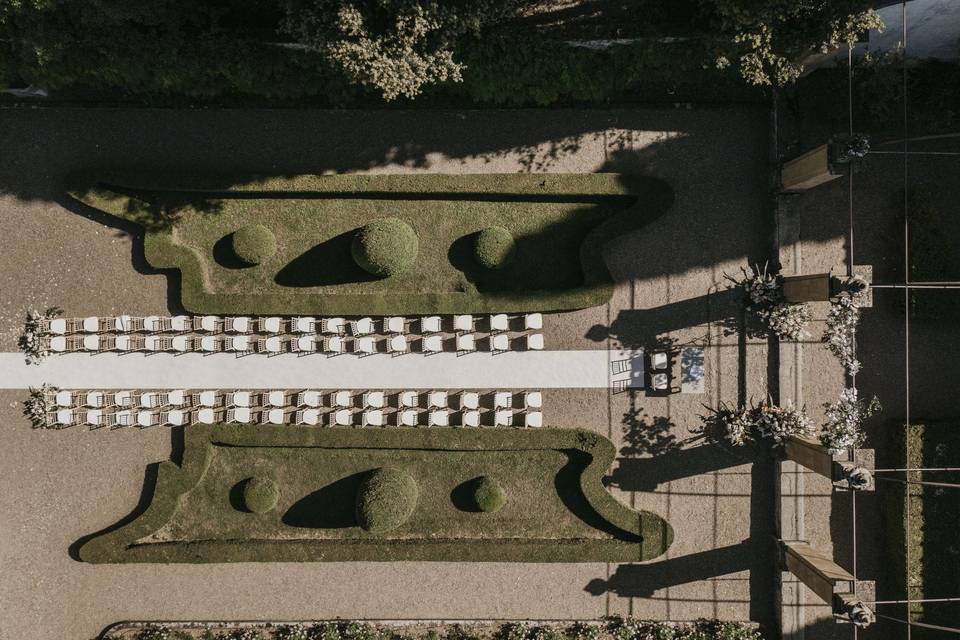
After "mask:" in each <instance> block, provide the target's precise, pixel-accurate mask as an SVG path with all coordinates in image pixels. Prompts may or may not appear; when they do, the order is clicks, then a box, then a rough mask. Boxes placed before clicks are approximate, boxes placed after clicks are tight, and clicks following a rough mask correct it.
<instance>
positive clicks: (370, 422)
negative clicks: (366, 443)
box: [363, 409, 383, 427]
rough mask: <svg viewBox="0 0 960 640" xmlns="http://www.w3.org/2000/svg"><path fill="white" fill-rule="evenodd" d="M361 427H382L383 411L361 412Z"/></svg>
mask: <svg viewBox="0 0 960 640" xmlns="http://www.w3.org/2000/svg"><path fill="white" fill-rule="evenodd" d="M363 426H365V427H382V426H383V411H381V410H380V409H371V410H370V411H364V412H363Z"/></svg>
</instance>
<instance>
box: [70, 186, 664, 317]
mask: <svg viewBox="0 0 960 640" xmlns="http://www.w3.org/2000/svg"><path fill="white" fill-rule="evenodd" d="M171 191H173V192H177V193H182V194H184V195H189V196H200V195H204V194H206V195H209V196H210V197H211V198H214V199H215V198H216V196H217V194H218V193H220V194H221V195H232V194H237V193H244V192H248V193H249V192H254V193H256V192H273V191H281V192H287V193H295V192H314V193H340V194H344V195H351V194H353V195H355V194H358V193H362V192H369V191H376V192H387V193H397V194H403V193H426V192H429V193H450V194H457V193H472V194H490V195H496V194H503V195H523V196H535V195H544V196H556V195H570V196H585V195H586V196H596V197H598V198H601V197H604V196H624V197H631V198H635V199H636V200H635V202H634V203H633V204H632V205H631V206H628V207H627V208H626V209H624V210H623V211H620V212H618V213H616V214H614V215H612V216H610V218H608V219H607V220H605V221H603V222H601V223H600V224H599V225H597V226H596V227H594V229H593V230H592V231H591V232H590V233H589V234H587V235H586V236H585V237H584V239H583V243H582V244H581V247H580V262H581V266H582V270H583V275H584V283H585V284H584V285H583V286H581V287H577V288H573V289H567V290H563V291H531V292H529V293H525V294H515V293H504V294H482V293H466V292H443V293H436V294H409V293H395V294H390V293H377V294H331V293H315V294H305V293H302V292H289V293H279V292H278V293H260V294H250V295H239V294H218V293H211V292H209V291H207V290H206V289H205V288H204V285H203V282H204V277H203V265H202V258H201V257H200V256H199V255H197V253H196V252H195V251H193V250H191V249H189V248H187V247H184V246H182V245H179V244H177V243H176V241H175V238H174V232H173V228H172V226H171V219H168V218H164V215H166V214H165V212H163V211H159V210H158V209H157V208H156V207H152V206H151V205H150V204H149V202H148V201H147V199H148V198H149V197H150V196H151V195H155V196H156V195H163V194H166V195H168V196H169V195H170V193H169V192H171ZM68 192H69V194H70V195H71V196H72V197H73V198H74V199H76V200H78V201H79V202H81V203H83V204H85V205H87V206H90V207H93V208H95V209H98V210H100V211H103V212H105V213H107V214H109V215H112V216H115V217H117V218H121V219H124V220H127V221H129V222H133V223H136V224H139V225H141V226H144V227H145V228H146V231H145V236H144V254H145V257H146V259H147V261H148V262H149V263H150V264H151V265H152V266H153V267H155V268H158V269H175V270H179V271H180V273H181V275H182V278H181V285H180V296H181V303H182V305H183V307H184V308H185V309H186V310H188V311H190V312H192V313H196V314H207V313H209V314H262V315H271V314H276V315H301V314H318V315H324V314H326V315H391V314H427V313H444V314H450V313H493V312H521V311H561V310H571V309H583V308H587V307H593V306H597V305H601V304H605V303H606V302H608V301H609V300H610V297H611V296H612V295H613V289H614V282H613V277H612V275H611V274H610V272H609V270H608V269H607V266H606V263H605V262H604V259H603V255H602V249H603V246H604V244H605V243H606V242H607V241H608V240H610V239H612V238H614V237H616V236H618V235H621V234H624V233H628V232H630V231H633V230H635V229H638V228H640V227H642V226H644V225H646V224H648V223H649V222H651V221H652V220H654V219H656V218H657V217H659V216H660V215H662V214H663V213H665V212H666V211H667V209H669V207H670V206H671V205H672V203H673V191H672V189H671V188H670V186H669V185H668V184H667V183H666V182H664V181H662V180H659V179H656V178H650V177H646V176H637V175H630V174H617V173H590V174H465V175H447V174H404V175H359V174H349V175H325V176H321V175H300V176H292V177H256V176H254V177H248V178H232V179H231V178H217V177H210V176H205V177H190V176H181V175H175V174H167V175H145V174H137V173H131V172H98V173H95V174H90V173H85V174H77V175H75V176H73V177H72V178H71V179H70V181H69V186H68ZM136 195H141V196H142V197H143V198H144V199H139V198H137V197H136ZM253 197H255V195H254V196H253Z"/></svg>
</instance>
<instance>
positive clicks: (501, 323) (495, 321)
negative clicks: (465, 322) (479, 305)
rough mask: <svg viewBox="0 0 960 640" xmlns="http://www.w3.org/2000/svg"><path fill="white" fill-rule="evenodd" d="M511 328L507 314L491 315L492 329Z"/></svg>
mask: <svg viewBox="0 0 960 640" xmlns="http://www.w3.org/2000/svg"><path fill="white" fill-rule="evenodd" d="M509 328H510V321H509V319H508V318H507V314H505V313H498V314H496V315H492V316H490V330H491V331H506V330H507V329H509Z"/></svg>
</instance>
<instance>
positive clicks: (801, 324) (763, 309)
mask: <svg viewBox="0 0 960 640" xmlns="http://www.w3.org/2000/svg"><path fill="white" fill-rule="evenodd" d="M751 269H752V271H751V272H750V273H747V271H746V270H745V269H744V270H742V273H743V276H742V278H741V279H739V280H738V279H736V278H733V277H731V276H727V279H728V280H730V281H731V282H732V283H734V284H735V285H736V286H739V287H741V288H742V289H743V290H744V293H745V294H746V296H745V297H746V302H745V306H746V308H747V310H748V311H751V312H753V313H754V314H756V316H757V317H758V318H759V319H760V320H762V321H763V323H764V324H765V325H766V327H767V329H768V330H769V331H770V332H771V333H773V334H774V335H776V336H777V337H779V338H781V339H784V340H800V339H801V338H803V337H804V336H805V335H807V333H806V330H805V327H806V325H807V323H808V322H810V319H811V317H812V314H811V312H810V307H809V305H806V304H794V303H790V302H787V301H786V300H785V299H784V297H783V278H782V277H781V276H779V275H775V274H773V273H770V272H769V271H768V268H767V266H766V265H764V267H763V269H760V267H759V266H758V265H753V266H752V267H751Z"/></svg>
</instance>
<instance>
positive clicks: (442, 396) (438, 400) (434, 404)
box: [427, 391, 449, 409]
mask: <svg viewBox="0 0 960 640" xmlns="http://www.w3.org/2000/svg"><path fill="white" fill-rule="evenodd" d="M447 401H448V397H447V392H446V391H431V392H430V394H429V396H428V397H427V408H429V409H434V408H438V409H446V408H447V406H449V405H448V404H447Z"/></svg>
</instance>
